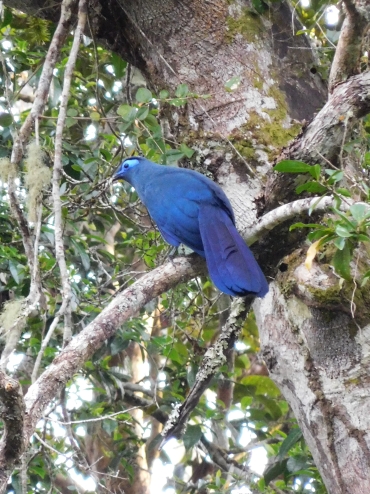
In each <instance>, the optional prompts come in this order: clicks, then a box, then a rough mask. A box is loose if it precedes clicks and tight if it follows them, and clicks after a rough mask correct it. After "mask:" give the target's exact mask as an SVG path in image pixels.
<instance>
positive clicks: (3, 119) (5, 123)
mask: <svg viewBox="0 0 370 494" xmlns="http://www.w3.org/2000/svg"><path fill="white" fill-rule="evenodd" d="M12 123H13V118H12V116H11V115H10V113H5V112H3V113H0V125H1V127H4V128H6V127H9V126H10V125H11V124H12Z"/></svg>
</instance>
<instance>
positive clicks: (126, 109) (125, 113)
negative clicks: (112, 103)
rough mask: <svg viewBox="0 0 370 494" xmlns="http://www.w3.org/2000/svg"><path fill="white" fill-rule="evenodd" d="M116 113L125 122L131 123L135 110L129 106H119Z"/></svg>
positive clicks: (134, 116)
mask: <svg viewBox="0 0 370 494" xmlns="http://www.w3.org/2000/svg"><path fill="white" fill-rule="evenodd" d="M117 113H118V115H120V116H121V117H122V118H123V120H125V121H126V122H132V121H133V120H135V118H136V113H137V108H134V107H133V106H130V105H120V106H119V107H118V110H117Z"/></svg>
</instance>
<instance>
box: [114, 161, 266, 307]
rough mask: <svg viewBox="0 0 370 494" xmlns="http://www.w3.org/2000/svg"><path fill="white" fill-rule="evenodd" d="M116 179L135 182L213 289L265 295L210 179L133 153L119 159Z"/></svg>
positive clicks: (166, 232) (165, 231) (165, 232)
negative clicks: (195, 257)
mask: <svg viewBox="0 0 370 494" xmlns="http://www.w3.org/2000/svg"><path fill="white" fill-rule="evenodd" d="M120 179H123V180H126V182H128V183H130V184H131V185H132V186H133V187H135V189H136V192H137V193H138V195H139V197H140V199H141V201H142V202H143V203H144V205H145V206H146V208H147V209H148V211H149V214H150V216H151V217H152V218H153V220H154V221H155V222H156V223H157V226H158V228H159V231H160V232H161V234H162V236H163V238H164V239H165V240H166V242H168V243H169V244H171V245H174V246H175V247H177V246H178V245H179V244H180V243H183V244H185V245H187V246H188V247H190V248H191V249H192V250H193V251H194V252H196V253H197V254H199V255H200V256H202V257H205V259H206V261H207V267H208V271H209V275H210V277H211V280H212V281H213V283H214V284H215V285H216V286H217V288H218V289H219V290H221V291H222V292H224V293H227V294H228V295H233V296H239V297H243V296H245V295H248V294H252V295H256V296H257V297H263V296H264V295H266V293H267V292H268V284H267V281H266V278H265V276H264V274H263V273H262V271H261V268H260V267H259V265H258V264H257V261H256V260H255V258H254V257H253V254H252V252H251V251H250V249H249V248H248V246H247V245H246V243H245V242H244V240H243V239H242V237H241V236H240V234H239V233H238V231H237V229H236V228H235V218H234V213H233V210H232V207H231V204H230V202H229V200H228V198H227V197H226V195H225V194H224V192H223V190H222V189H221V188H220V187H219V186H218V185H217V184H215V183H214V182H212V180H210V179H208V178H207V177H205V176H204V175H201V174H200V173H198V172H195V171H193V170H187V169H185V168H174V167H168V166H163V165H157V164H156V163H153V162H151V161H149V160H147V159H145V158H142V157H139V156H134V157H131V158H126V159H125V160H124V161H123V162H122V163H121V164H120V166H119V167H118V169H117V171H116V172H115V174H114V176H113V180H114V181H115V180H120Z"/></svg>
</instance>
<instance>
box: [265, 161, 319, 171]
mask: <svg viewBox="0 0 370 494" xmlns="http://www.w3.org/2000/svg"><path fill="white" fill-rule="evenodd" d="M311 168H312V167H311V166H310V165H307V163H303V161H297V160H283V161H280V163H278V164H277V165H276V166H274V170H275V171H277V172H284V173H310V170H311Z"/></svg>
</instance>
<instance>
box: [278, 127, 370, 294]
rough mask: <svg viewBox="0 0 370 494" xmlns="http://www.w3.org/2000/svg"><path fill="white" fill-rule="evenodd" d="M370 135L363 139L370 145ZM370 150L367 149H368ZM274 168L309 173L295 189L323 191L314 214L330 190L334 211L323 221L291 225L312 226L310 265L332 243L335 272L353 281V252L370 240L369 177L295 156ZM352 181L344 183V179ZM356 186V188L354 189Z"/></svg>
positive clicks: (299, 192)
mask: <svg viewBox="0 0 370 494" xmlns="http://www.w3.org/2000/svg"><path fill="white" fill-rule="evenodd" d="M369 138H370V135H367V136H366V138H365V139H364V141H365V144H366V146H368V143H369ZM353 145H354V143H353V142H350V143H349V144H348V145H347V146H346V149H347V150H349V149H350V148H352V147H353ZM368 152H369V151H366V153H368ZM366 153H361V155H360V156H359V162H358V164H357V166H358V167H366V162H363V161H362V160H363V156H364V155H366ZM275 170H276V171H278V172H284V173H294V174H304V173H306V174H308V175H311V177H312V179H313V180H308V181H305V182H304V183H303V184H300V185H298V186H297V187H296V193H297V194H301V193H302V192H308V193H314V194H320V196H319V199H318V200H317V202H316V203H315V204H314V206H313V207H312V208H311V210H310V211H309V213H310V214H312V213H313V212H314V210H315V206H317V205H318V204H319V202H320V197H324V196H325V195H327V194H331V195H332V196H333V198H334V199H335V206H333V207H332V208H331V210H332V212H333V213H334V214H332V215H330V216H328V217H327V218H326V219H324V221H322V222H321V223H320V224H315V223H308V224H304V223H295V224H293V225H292V226H291V227H290V229H291V230H294V229H296V228H310V229H312V232H311V233H310V234H309V235H308V239H309V240H310V241H312V242H313V243H312V245H311V247H310V248H309V250H308V253H307V261H306V264H308V267H310V266H311V264H312V260H313V258H314V257H315V256H316V254H317V253H318V252H319V251H320V249H322V248H323V247H324V246H325V245H326V244H329V243H330V244H332V245H333V246H334V248H335V254H334V255H333V258H332V265H333V266H334V268H335V270H336V272H337V273H338V274H339V275H340V276H341V277H342V278H344V279H345V280H347V281H351V279H352V276H351V272H350V262H351V260H352V258H353V252H354V249H355V247H356V246H357V245H359V244H360V243H362V242H366V243H367V242H369V241H370V237H369V235H368V229H369V226H370V207H369V200H370V188H369V185H368V180H367V178H366V177H364V179H363V180H362V181H360V182H358V181H354V180H353V179H351V177H350V176H348V175H345V173H344V172H343V171H342V170H341V169H340V168H337V167H335V166H334V165H332V168H325V169H322V167H321V166H320V165H314V166H310V165H308V164H307V163H303V162H301V161H294V160H285V161H281V162H280V163H278V164H277V165H276V166H275ZM345 182H347V183H348V184H350V186H351V189H352V190H350V189H349V187H344V186H343V183H345ZM354 189H355V190H354ZM352 196H357V197H360V198H361V199H362V201H358V202H354V201H353V199H351V197H352ZM368 278H369V273H368V272H367V273H365V274H364V276H363V279H362V284H365V283H366V282H367V280H368Z"/></svg>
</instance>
